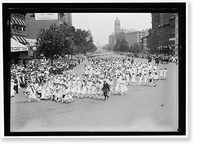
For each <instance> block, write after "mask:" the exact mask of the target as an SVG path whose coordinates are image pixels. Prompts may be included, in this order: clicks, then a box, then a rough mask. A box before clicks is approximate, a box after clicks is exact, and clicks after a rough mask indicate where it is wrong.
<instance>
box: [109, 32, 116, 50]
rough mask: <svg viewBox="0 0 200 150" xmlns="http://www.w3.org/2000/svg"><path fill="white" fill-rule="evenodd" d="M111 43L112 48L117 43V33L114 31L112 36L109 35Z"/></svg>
mask: <svg viewBox="0 0 200 150" xmlns="http://www.w3.org/2000/svg"><path fill="white" fill-rule="evenodd" d="M109 45H110V46H111V49H112V48H113V47H114V45H115V35H114V33H112V34H111V35H110V36H109Z"/></svg>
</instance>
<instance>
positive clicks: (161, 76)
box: [160, 70, 164, 78]
mask: <svg viewBox="0 0 200 150" xmlns="http://www.w3.org/2000/svg"><path fill="white" fill-rule="evenodd" d="M163 74H164V71H163V70H160V78H163V76H164V75H163Z"/></svg>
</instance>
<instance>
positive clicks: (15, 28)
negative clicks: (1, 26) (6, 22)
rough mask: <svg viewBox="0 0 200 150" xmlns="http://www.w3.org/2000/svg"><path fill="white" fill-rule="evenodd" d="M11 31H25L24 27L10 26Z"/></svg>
mask: <svg viewBox="0 0 200 150" xmlns="http://www.w3.org/2000/svg"><path fill="white" fill-rule="evenodd" d="M11 27H12V29H13V30H17V31H25V28H26V27H25V26H23V27H22V26H16V25H12V26H11Z"/></svg>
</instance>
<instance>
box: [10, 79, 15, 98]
mask: <svg viewBox="0 0 200 150" xmlns="http://www.w3.org/2000/svg"><path fill="white" fill-rule="evenodd" d="M14 95H15V90H14V82H11V84H10V96H11V97H12V96H14Z"/></svg>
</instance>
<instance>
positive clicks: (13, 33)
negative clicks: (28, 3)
mask: <svg viewBox="0 0 200 150" xmlns="http://www.w3.org/2000/svg"><path fill="white" fill-rule="evenodd" d="M25 15H26V14H25V13H11V14H10V37H11V39H12V40H15V44H17V43H19V44H18V45H20V44H22V46H24V47H26V46H27V45H28V41H27V40H26V27H27V25H26V22H25ZM12 40H11V55H10V57H11V58H10V60H11V63H18V62H19V61H20V60H22V59H23V58H22V56H24V57H28V47H27V48H19V47H16V45H15V46H13V45H12V43H13V42H12Z"/></svg>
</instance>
